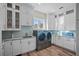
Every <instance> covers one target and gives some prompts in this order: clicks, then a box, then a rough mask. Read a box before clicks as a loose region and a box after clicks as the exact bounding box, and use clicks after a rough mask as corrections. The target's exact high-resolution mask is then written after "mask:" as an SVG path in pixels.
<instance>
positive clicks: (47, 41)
mask: <svg viewBox="0 0 79 59" xmlns="http://www.w3.org/2000/svg"><path fill="white" fill-rule="evenodd" d="M36 39H37V42H36V43H37V44H36V45H37V46H36V50H41V49H44V48H47V47H49V46H51V39H52V33H51V32H50V31H48V30H39V31H37V35H36Z"/></svg>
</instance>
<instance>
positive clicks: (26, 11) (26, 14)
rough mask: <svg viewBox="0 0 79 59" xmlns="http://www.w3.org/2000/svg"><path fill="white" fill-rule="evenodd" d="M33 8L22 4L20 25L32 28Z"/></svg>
mask: <svg viewBox="0 0 79 59" xmlns="http://www.w3.org/2000/svg"><path fill="white" fill-rule="evenodd" d="M32 16H33V7H32V6H30V5H29V4H22V8H21V22H22V23H21V25H24V26H32Z"/></svg>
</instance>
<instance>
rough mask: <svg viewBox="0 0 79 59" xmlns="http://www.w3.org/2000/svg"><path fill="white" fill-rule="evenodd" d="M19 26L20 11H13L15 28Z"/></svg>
mask: <svg viewBox="0 0 79 59" xmlns="http://www.w3.org/2000/svg"><path fill="white" fill-rule="evenodd" d="M19 27H20V13H19V12H15V28H19Z"/></svg>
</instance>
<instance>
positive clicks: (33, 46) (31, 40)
mask: <svg viewBox="0 0 79 59" xmlns="http://www.w3.org/2000/svg"><path fill="white" fill-rule="evenodd" d="M28 45H29V51H33V50H35V49H36V38H29V42H28Z"/></svg>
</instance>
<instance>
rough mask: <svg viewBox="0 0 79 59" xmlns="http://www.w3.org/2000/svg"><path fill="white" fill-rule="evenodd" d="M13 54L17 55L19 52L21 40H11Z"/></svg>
mask: <svg viewBox="0 0 79 59" xmlns="http://www.w3.org/2000/svg"><path fill="white" fill-rule="evenodd" d="M12 47H13V55H18V54H20V53H21V40H14V41H12Z"/></svg>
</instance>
